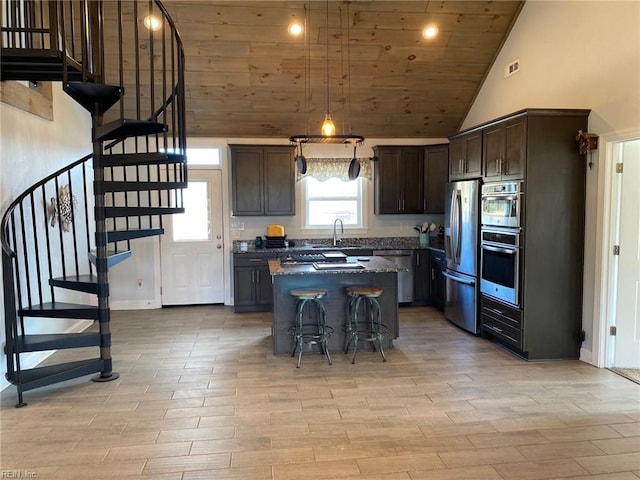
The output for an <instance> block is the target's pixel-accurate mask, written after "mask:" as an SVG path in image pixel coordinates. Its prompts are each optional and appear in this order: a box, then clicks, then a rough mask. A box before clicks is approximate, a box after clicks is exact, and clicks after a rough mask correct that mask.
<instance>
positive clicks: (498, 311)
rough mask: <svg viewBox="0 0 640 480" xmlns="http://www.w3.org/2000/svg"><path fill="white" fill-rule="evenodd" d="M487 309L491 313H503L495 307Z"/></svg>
mask: <svg viewBox="0 0 640 480" xmlns="http://www.w3.org/2000/svg"><path fill="white" fill-rule="evenodd" d="M489 310H490V311H492V312H493V313H497V314H498V315H504V313H502V311H500V310H498V309H497V308H490V309H489Z"/></svg>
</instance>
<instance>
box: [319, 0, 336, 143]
mask: <svg viewBox="0 0 640 480" xmlns="http://www.w3.org/2000/svg"><path fill="white" fill-rule="evenodd" d="M326 4H327V7H326V12H325V15H326V22H327V28H326V35H325V36H326V40H327V48H326V60H327V113H326V114H325V115H324V122H322V127H321V128H320V130H321V132H322V135H324V136H325V137H333V136H334V135H335V134H336V126H335V125H334V124H333V120H331V112H330V110H329V105H330V103H329V0H327V2H326Z"/></svg>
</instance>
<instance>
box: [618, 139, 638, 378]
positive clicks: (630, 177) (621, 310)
mask: <svg viewBox="0 0 640 480" xmlns="http://www.w3.org/2000/svg"><path fill="white" fill-rule="evenodd" d="M616 147H619V148H621V151H620V154H621V155H620V159H621V163H622V164H623V172H622V174H619V175H620V177H619V178H618V180H619V194H618V199H619V204H618V205H619V207H618V208H619V211H620V216H619V219H620V221H619V237H618V241H617V245H620V255H619V256H618V275H617V282H616V283H617V293H616V300H615V309H616V310H615V311H616V314H615V325H616V330H617V331H616V336H615V346H614V365H613V366H615V367H621V368H640V189H639V188H638V185H639V184H640V140H634V141H630V142H623V143H621V144H619V145H616Z"/></svg>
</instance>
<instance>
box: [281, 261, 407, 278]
mask: <svg viewBox="0 0 640 480" xmlns="http://www.w3.org/2000/svg"><path fill="white" fill-rule="evenodd" d="M345 263H346V264H352V265H353V264H359V265H361V266H362V268H342V267H340V266H339V265H345ZM322 266H323V268H322V269H320V270H318V269H316V267H314V266H313V264H311V263H296V262H281V261H280V260H279V259H277V258H274V259H271V260H269V272H270V273H271V275H326V274H331V275H335V274H336V273H349V274H358V273H384V272H406V271H408V270H407V269H406V268H404V267H401V266H400V265H397V264H396V263H393V262H391V261H389V260H386V259H384V258H382V257H360V256H358V257H347V259H346V262H326V263H322Z"/></svg>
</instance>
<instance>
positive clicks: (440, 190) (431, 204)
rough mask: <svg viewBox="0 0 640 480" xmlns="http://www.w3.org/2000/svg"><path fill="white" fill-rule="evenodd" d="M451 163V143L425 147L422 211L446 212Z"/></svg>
mask: <svg viewBox="0 0 640 480" xmlns="http://www.w3.org/2000/svg"><path fill="white" fill-rule="evenodd" d="M448 165H449V145H446V144H445V145H428V146H426V147H425V148H424V202H423V206H422V213H438V214H442V213H444V195H445V189H446V184H447V174H448Z"/></svg>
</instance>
